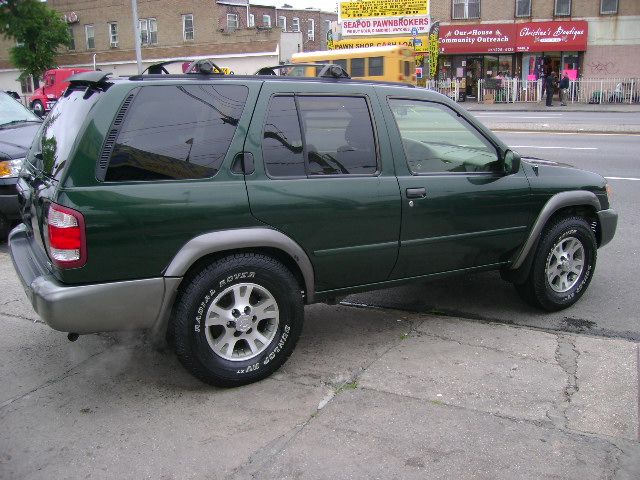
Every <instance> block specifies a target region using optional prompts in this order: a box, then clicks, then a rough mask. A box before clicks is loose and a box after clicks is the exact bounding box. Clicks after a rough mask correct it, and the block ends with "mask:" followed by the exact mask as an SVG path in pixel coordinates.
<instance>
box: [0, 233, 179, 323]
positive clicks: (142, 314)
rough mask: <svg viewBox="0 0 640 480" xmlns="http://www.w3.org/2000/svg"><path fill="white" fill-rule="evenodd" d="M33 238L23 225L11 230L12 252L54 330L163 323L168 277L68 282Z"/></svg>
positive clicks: (31, 295) (26, 287)
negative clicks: (54, 271) (52, 267)
mask: <svg viewBox="0 0 640 480" xmlns="http://www.w3.org/2000/svg"><path fill="white" fill-rule="evenodd" d="M32 241H33V239H32V238H31V236H30V235H29V234H28V233H27V230H26V227H25V226H24V225H23V224H21V225H19V226H18V227H16V228H15V229H13V231H12V232H11V233H10V234H9V242H8V244H9V253H10V254H11V259H12V261H13V266H14V268H15V270H16V272H17V273H18V277H19V278H20V281H21V282H22V286H23V287H24V290H25V293H26V294H27V297H28V298H29V301H30V302H31V305H33V308H34V310H35V311H36V313H38V315H39V316H40V317H41V318H42V320H44V321H45V322H46V323H47V325H49V326H50V327H51V328H53V329H55V330H60V331H62V332H75V333H97V332H108V331H117V330H132V329H143V328H149V327H151V326H153V325H154V324H155V322H156V321H157V319H158V317H159V314H160V311H161V309H162V305H163V298H164V296H165V290H166V288H165V280H164V279H163V278H162V277H160V278H150V279H144V280H132V281H123V282H112V283H100V284H91V285H65V284H63V283H60V281H58V280H57V279H56V278H55V277H54V276H53V275H52V274H51V272H50V270H49V268H48V265H46V264H45V263H44V262H43V261H42V260H41V259H40V258H38V256H37V255H36V252H35V250H34V248H33V245H32Z"/></svg>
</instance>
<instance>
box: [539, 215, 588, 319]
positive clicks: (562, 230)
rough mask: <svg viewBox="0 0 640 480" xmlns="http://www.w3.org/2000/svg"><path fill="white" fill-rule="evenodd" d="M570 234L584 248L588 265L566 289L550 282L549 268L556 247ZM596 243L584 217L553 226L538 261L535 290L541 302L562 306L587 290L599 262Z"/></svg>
mask: <svg viewBox="0 0 640 480" xmlns="http://www.w3.org/2000/svg"><path fill="white" fill-rule="evenodd" d="M568 237H574V238H576V239H577V240H578V241H579V242H580V243H581V244H582V247H583V249H584V252H585V255H584V256H585V266H584V268H583V270H582V272H581V273H580V277H579V279H578V281H577V282H576V284H575V285H574V286H573V287H571V288H570V289H569V290H567V291H566V292H562V293H560V292H556V291H554V290H553V289H552V288H551V285H549V281H548V279H547V273H546V268H547V265H548V263H549V260H550V258H551V256H552V254H553V248H554V247H555V246H556V245H557V244H558V243H559V242H561V241H562V240H564V239H565V238H568ZM596 252H597V250H596V243H595V238H594V236H593V233H592V232H591V230H590V229H589V226H588V225H587V224H586V223H585V222H584V221H577V220H575V219H567V220H565V221H562V222H559V223H558V224H556V225H555V226H554V227H552V228H551V230H550V231H549V233H548V235H547V236H546V237H545V239H544V240H543V242H542V245H541V249H540V252H539V256H538V259H537V262H536V263H537V264H536V277H537V281H536V282H535V283H536V285H535V288H536V294H537V296H538V299H539V301H540V303H541V305H542V306H543V307H544V308H546V309H548V310H559V309H562V308H566V307H568V306H570V305H573V304H574V303H575V302H577V301H578V299H579V298H580V297H581V296H582V295H583V294H584V292H585V290H586V289H587V287H588V286H589V283H590V282H591V278H592V277H593V271H594V269H595V262H596V255H597V253H596Z"/></svg>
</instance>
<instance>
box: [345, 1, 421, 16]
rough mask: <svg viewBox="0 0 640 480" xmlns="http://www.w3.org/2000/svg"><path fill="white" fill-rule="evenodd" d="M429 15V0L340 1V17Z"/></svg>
mask: <svg viewBox="0 0 640 480" xmlns="http://www.w3.org/2000/svg"><path fill="white" fill-rule="evenodd" d="M414 15H429V0H404V1H398V0H355V1H351V2H340V19H347V18H371V17H409V16H414Z"/></svg>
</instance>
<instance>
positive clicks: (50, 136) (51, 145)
mask: <svg viewBox="0 0 640 480" xmlns="http://www.w3.org/2000/svg"><path fill="white" fill-rule="evenodd" d="M89 93H90V94H89V95H87V91H86V89H80V90H75V89H74V90H69V91H67V93H66V94H65V95H64V96H63V97H62V98H60V100H58V102H57V103H56V105H55V107H53V110H51V112H50V113H49V115H47V118H46V119H45V121H44V123H43V124H42V128H41V129H40V132H39V135H40V138H39V141H38V142H36V143H35V144H34V145H38V146H39V148H40V151H39V152H38V151H36V152H35V153H36V154H37V153H40V154H41V155H38V157H40V158H38V157H36V160H35V165H34V167H35V168H36V169H38V170H39V171H41V172H42V173H44V174H45V175H47V176H49V177H52V178H54V179H56V180H59V179H60V175H61V173H62V171H63V170H64V168H65V166H66V165H67V161H68V160H69V155H70V154H71V149H72V148H73V145H74V142H75V140H76V138H77V137H78V133H79V132H80V128H81V127H82V124H83V123H84V120H85V118H86V117H87V115H88V113H89V110H90V109H91V107H92V106H93V104H94V103H95V102H96V101H97V99H98V97H99V93H98V92H93V91H91V92H89ZM85 97H86V98H85Z"/></svg>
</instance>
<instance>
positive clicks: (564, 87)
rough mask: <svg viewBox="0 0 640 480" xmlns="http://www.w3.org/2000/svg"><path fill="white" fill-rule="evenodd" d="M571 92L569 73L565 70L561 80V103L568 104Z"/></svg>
mask: <svg viewBox="0 0 640 480" xmlns="http://www.w3.org/2000/svg"><path fill="white" fill-rule="evenodd" d="M568 94H569V74H568V73H567V72H564V73H563V74H562V80H560V105H561V106H563V107H566V106H567V96H568Z"/></svg>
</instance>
